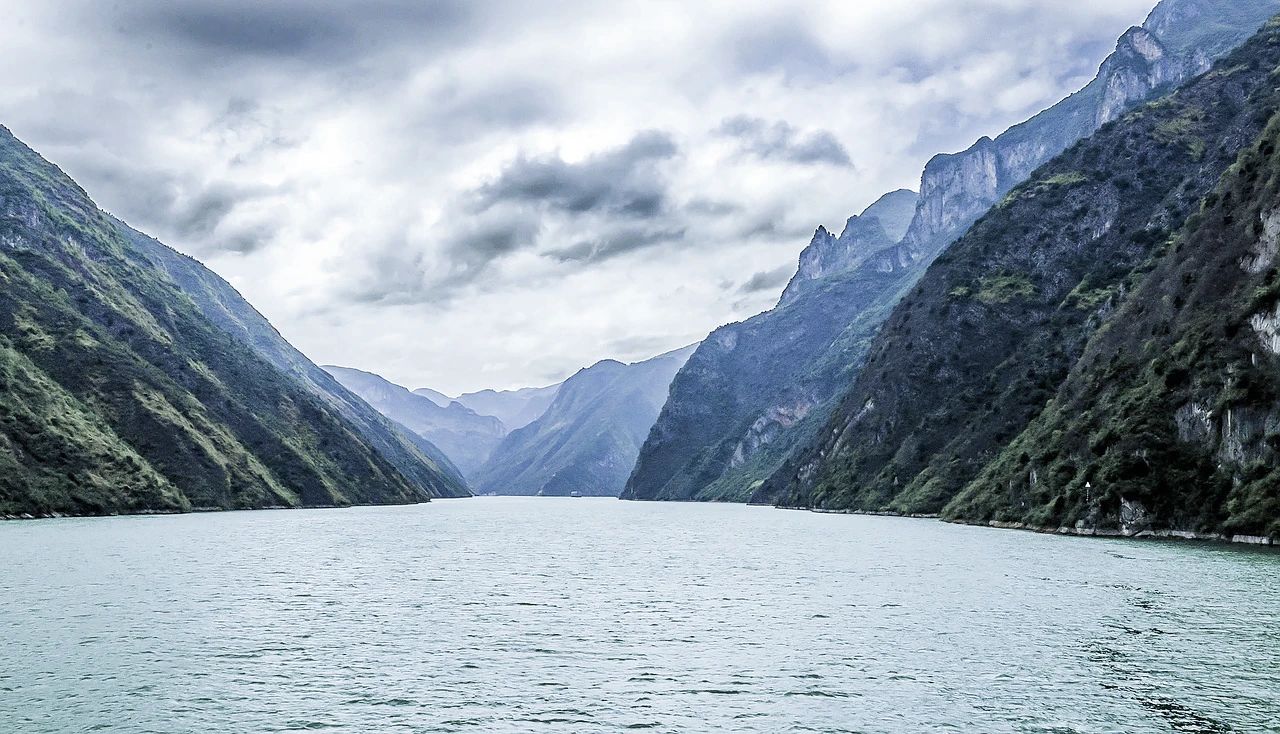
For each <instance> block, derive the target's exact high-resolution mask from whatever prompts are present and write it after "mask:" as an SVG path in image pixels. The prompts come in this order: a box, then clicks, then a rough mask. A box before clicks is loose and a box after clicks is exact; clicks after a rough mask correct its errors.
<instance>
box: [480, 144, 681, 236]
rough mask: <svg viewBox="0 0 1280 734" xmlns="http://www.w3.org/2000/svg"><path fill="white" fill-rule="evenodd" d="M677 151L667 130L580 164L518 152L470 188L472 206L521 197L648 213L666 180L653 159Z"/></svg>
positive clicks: (579, 209) (581, 208) (659, 202)
mask: <svg viewBox="0 0 1280 734" xmlns="http://www.w3.org/2000/svg"><path fill="white" fill-rule="evenodd" d="M677 152H678V149H677V147H676V144H675V141H674V140H673V139H672V137H671V135H670V134H668V133H665V132H661V131H658V130H646V131H643V132H640V133H637V134H636V135H635V137H633V138H632V139H631V140H630V141H629V142H627V143H626V144H625V145H623V146H621V147H618V148H614V149H612V150H607V151H605V152H603V153H597V154H596V155H593V156H590V157H588V158H587V159H586V160H584V161H582V162H580V163H568V162H566V161H565V160H564V159H563V158H561V157H560V156H558V155H552V156H546V157H541V158H528V157H524V156H522V157H520V158H517V159H516V160H515V161H514V162H512V163H511V164H510V165H509V166H507V167H506V169H504V170H503V171H502V173H501V175H499V176H498V178H497V179H496V180H494V181H492V182H490V183H488V184H485V185H484V186H482V187H481V188H480V189H479V191H477V192H476V198H477V206H476V208H477V209H478V210H480V211H483V210H485V209H487V208H489V207H492V206H494V205H495V204H497V203H499V202H522V203H527V204H534V205H542V206H545V207H547V208H549V209H553V210H559V211H562V212H567V213H571V214H581V213H584V212H589V211H605V212H609V213H612V214H615V215H621V216H626V217H637V218H645V217H652V216H654V215H656V214H657V213H658V212H659V211H661V210H662V208H663V206H664V205H665V203H666V179H665V177H664V176H663V175H662V174H661V172H660V171H659V170H658V167H657V164H658V163H660V162H661V161H665V160H667V159H670V158H672V157H674V156H675V155H676V153H677Z"/></svg>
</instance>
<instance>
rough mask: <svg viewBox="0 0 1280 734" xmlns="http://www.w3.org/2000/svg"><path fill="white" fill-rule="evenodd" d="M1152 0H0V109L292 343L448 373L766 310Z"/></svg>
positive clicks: (655, 341) (511, 367) (639, 344)
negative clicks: (849, 230)
mask: <svg viewBox="0 0 1280 734" xmlns="http://www.w3.org/2000/svg"><path fill="white" fill-rule="evenodd" d="M1152 2H1153V0H1081V2H1074V3H1042V2H1037V1H1036V0H963V1H962V2H955V1H954V0H915V1H914V2H905V3H894V4H888V3H848V2H837V1H832V2H803V3H801V2H787V1H783V0H747V1H745V2H727V1H721V0H710V1H709V2H705V3H696V4H689V3H666V2H656V3H655V2H647V1H645V2H641V1H639V0H635V1H632V0H623V1H622V2H617V3H607V4H606V3H589V2H579V1H578V0H567V1H566V2H561V3H555V4H551V3H546V4H542V3H533V4H530V3H514V2H499V1H496V0H467V1H465V2H464V1H462V0H429V1H426V2H422V1H419V0H372V1H371V2H362V3H351V2H338V1H337V0H307V1H303V0H274V1H273V2H271V3H262V2H258V1H257V0H216V1H215V0H188V1H187V2H183V3H172V2H168V1H167V0H166V1H162V0H133V1H131V2H128V3H108V2H98V1H97V0H48V1H47V2H41V3H28V2H16V1H13V0H10V1H8V2H0V10H3V12H4V15H5V18H6V23H5V24H3V27H0V73H2V74H3V75H4V78H5V84H4V85H3V87H2V88H0V123H3V124H5V125H7V126H9V127H10V128H11V129H12V130H13V131H14V133H15V134H17V135H18V136H20V137H22V138H23V139H25V140H26V141H27V142H28V143H30V144H31V145H33V146H35V147H36V148H37V149H38V150H39V151H41V152H42V153H43V154H45V155H46V156H47V157H49V158H50V159H51V160H53V161H54V162H55V163H58V164H59V165H61V166H62V167H63V168H64V169H65V170H66V171H67V172H68V173H69V174H70V175H72V176H73V177H75V178H76V179H77V180H78V181H79V182H80V183H81V184H83V185H84V186H85V187H86V189H88V191H89V192H90V194H91V195H93V196H94V198H95V199H96V200H97V201H98V202H99V204H101V205H102V206H103V207H105V208H107V209H108V210H110V211H112V212H113V213H115V214H117V215H118V216H120V217H121V218H123V219H125V220H126V221H128V222H129V223H130V224H132V225H134V226H135V227H138V228H140V229H142V230H144V231H146V232H148V233H150V234H153V235H155V236H157V237H159V238H160V239H161V240H163V241H164V242H166V243H168V244H170V245H172V246H174V247H176V248H178V249H179V250H182V251H184V252H186V253H188V254H191V255H193V256H195V257H198V258H200V259H201V260H203V261H204V262H205V263H206V264H208V265H209V266H210V267H212V268H214V269H215V270H216V271H218V272H219V273H220V274H222V275H223V276H224V277H227V278H228V279H229V280H231V281H232V283H233V284H234V285H236V286H237V287H238V288H239V289H240V290H241V291H242V292H243V293H244V294H245V295H246V297H248V298H249V299H250V300H251V301H252V302H253V303H254V304H255V305H257V306H258V307H259V308H260V309H261V310H262V311H263V312H264V313H265V314H266V315H267V316H268V317H269V318H270V319H271V320H272V322H273V323H274V324H275V325H276V326H277V327H278V328H279V329H280V330H281V331H282V333H284V334H285V336H286V337H288V338H289V339H290V340H291V341H293V342H294V343H295V344H296V345H298V346H299V347H300V348H301V349H302V350H303V351H305V352H306V353H307V354H308V355H310V356H311V357H312V358H313V359H315V360H316V361H318V362H324V363H337V364H346V365H351V366H355V367H360V368H364V369H370V370H373V371H376V372H379V373H381V374H384V375H386V376H387V377H389V378H391V379H394V380H396V381H398V382H401V383H403V384H406V385H409V386H411V387H418V386H431V387H435V388H439V389H442V390H445V391H447V392H458V391H462V390H471V389H476V388H482V387H497V388H505V387H515V386H521V385H533V384H545V383H547V382H548V381H552V380H557V379H561V378H563V377H565V376H566V375H568V374H571V373H572V372H573V371H575V370H576V369H577V368H578V367H581V366H583V365H587V364H591V363H593V362H595V361H596V360H598V359H601V358H605V357H612V358H617V359H623V360H632V359H641V358H644V357H647V356H651V355H652V354H656V353H658V352H662V351H666V350H668V349H672V348H676V347H680V346H683V345H685V344H688V343H690V342H693V341H695V340H697V339H699V338H701V337H702V336H704V335H705V334H706V333H707V332H708V331H710V330H711V329H712V328H714V327H716V326H718V325H719V324H721V323H725V322H728V321H733V320H738V319H742V318H745V317H748V316H750V315H752V314H753V313H756V312H758V311H760V310H763V309H765V308H768V307H770V306H771V305H772V303H773V301H774V300H775V299H776V297H777V294H778V291H779V289H780V287H781V284H782V283H783V282H785V280H786V278H787V276H788V275H789V273H790V272H791V270H792V269H793V268H794V264H795V259H796V256H797V255H798V253H799V251H800V249H801V248H803V246H804V245H805V244H806V243H807V241H808V237H809V234H811V233H812V231H813V228H814V227H815V226H816V225H818V224H822V223H825V224H827V225H832V224H833V223H835V224H839V223H841V222H843V221H844V220H845V219H846V218H847V217H848V216H849V214H851V213H854V212H857V211H860V210H861V209H862V208H863V207H865V206H866V205H867V204H869V203H870V202H871V201H872V200H874V199H875V198H876V197H877V196H879V195H880V194H881V193H883V192H885V191H889V190H892V189H896V188H900V187H912V188H914V187H915V186H916V185H917V183H918V177H919V173H920V170H921V169H922V167H923V164H924V162H925V161H926V160H927V158H928V157H929V156H930V155H931V154H933V153H936V152H942V151H952V150H957V149H961V148H964V147H966V146H967V145H968V144H969V143H971V142H972V141H973V140H974V139H976V138H977V137H979V136H980V135H984V134H995V133H998V132H1000V131H1001V130H1003V129H1004V128H1005V127H1007V126H1008V125H1010V124H1012V123H1014V122H1017V121H1019V120H1021V119H1024V118H1026V117H1028V116H1030V115H1031V114H1032V113H1034V112H1035V111H1038V110H1039V109H1042V108H1043V107H1045V106H1048V105H1049V104H1052V103H1053V102H1054V101H1056V100H1057V99H1058V98H1060V97H1062V96H1064V95H1065V94H1066V93H1068V92H1069V91H1072V90H1073V89H1075V88H1077V87H1079V86H1081V85H1082V84H1083V83H1084V82H1085V81H1086V80H1087V79H1088V78H1090V77H1091V76H1092V75H1093V73H1094V71H1095V70H1096V67H1097V65H1098V63H1099V62H1100V61H1101V60H1102V59H1103V58H1104V57H1105V55H1106V54H1107V53H1108V52H1109V51H1110V49H1111V47H1112V46H1113V44H1114V41H1115V38H1116V37H1117V36H1118V35H1119V34H1120V33H1121V32H1122V31H1123V30H1124V29H1125V28H1126V27H1127V26H1129V25H1131V24H1134V23H1137V22H1140V21H1141V20H1142V18H1143V16H1144V15H1145V13H1146V12H1147V10H1149V6H1150V5H1151V4H1152Z"/></svg>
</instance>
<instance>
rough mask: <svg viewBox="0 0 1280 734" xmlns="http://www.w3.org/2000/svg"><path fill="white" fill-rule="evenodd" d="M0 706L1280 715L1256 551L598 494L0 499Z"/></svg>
mask: <svg viewBox="0 0 1280 734" xmlns="http://www.w3.org/2000/svg"><path fill="white" fill-rule="evenodd" d="M0 559H3V565H2V566H0V642H2V647H0V732H6V733H8V732H23V733H25V732H85V731H105V732H130V733H133V732H165V733H169V732H181V733H184V734H185V733H188V732H255V733H256V732H285V731H313V730H326V731H329V732H350V733H352V734H357V733H358V734H379V733H381V732H566V733H568V732H574V733H576V732H616V731H624V730H644V731H654V732H711V731H717V732H718V731H732V732H770V733H772V732H935V731H936V732H1063V733H1065V732H1126V733H1131V732H1205V733H1210V732H1214V733H1216V732H1266V731H1280V671H1277V664H1278V663H1280V554H1277V553H1275V552H1267V551H1264V550H1250V549H1245V548H1237V547H1229V546H1220V545H1206V544H1193V543H1176V542H1136V541H1118V540H1099V539H1086V538H1067V537H1052V536H1042V535H1035V534H1032V533H1023V532H1015V531H1001V530H991V529H986V528H973V527H963V526H955V525H947V524H944V523H939V522H933V521H925V520H910V519H896V518H880V517H860V516H836V515H818V514H813V513H807V512H788V511H781V510H773V509H769V508H760V507H742V506H730V505H698V504H653V503H630V502H620V501H616V500H596V499H567V498H566V499H553V498H476V499H468V500H452V501H437V502H433V503H431V504H429V505H419V506H413V507H386V508H357V509H349V510H299V511H274V512H234V513H212V514H199V515H184V516H162V517H119V518H98V519H63V520H41V521H32V522H10V523H0Z"/></svg>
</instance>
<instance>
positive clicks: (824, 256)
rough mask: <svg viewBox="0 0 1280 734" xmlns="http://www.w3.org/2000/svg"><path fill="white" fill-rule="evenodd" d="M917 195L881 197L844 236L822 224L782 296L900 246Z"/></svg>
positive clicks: (788, 297)
mask: <svg viewBox="0 0 1280 734" xmlns="http://www.w3.org/2000/svg"><path fill="white" fill-rule="evenodd" d="M915 207H916V193H915V192H914V191H911V190H910V189H899V190H897V191H893V192H890V193H888V194H885V195H884V196H881V197H880V198H879V199H877V200H876V201H875V203H873V204H872V205H871V206H868V207H867V208H866V209H864V210H863V211H862V213H861V214H856V215H854V216H852V217H849V219H848V220H846V221H845V225H844V229H843V230H842V231H841V232H840V236H839V237H836V236H835V235H833V234H831V232H830V230H828V229H827V228H826V227H825V226H822V225H819V226H818V229H817V230H816V231H815V232H814V233H813V239H812V240H810V242H809V246H808V247H806V248H805V249H804V251H803V252H801V253H800V266H799V268H798V269H797V270H796V274H795V276H794V277H793V278H792V279H791V282H790V283H788V284H787V288H786V290H785V291H783V293H782V301H781V302H782V303H786V302H789V301H790V300H791V299H793V298H794V297H795V296H796V295H797V294H798V293H799V292H800V291H801V290H802V289H803V288H804V287H805V286H806V285H807V284H808V283H810V282H812V281H814V280H818V279H820V278H823V277H825V276H827V275H831V274H832V273H839V272H844V271H846V270H849V269H850V268H854V267H857V266H858V265H859V264H861V263H863V262H865V261H866V260H867V259H868V258H870V257H871V256H873V255H875V254H876V253H877V252H878V251H880V250H882V249H884V248H885V247H889V246H891V245H893V244H894V243H896V242H897V241H898V239H899V238H901V237H902V233H903V232H905V231H906V228H907V225H908V224H909V223H910V221H911V217H912V215H913V213H914V212H915Z"/></svg>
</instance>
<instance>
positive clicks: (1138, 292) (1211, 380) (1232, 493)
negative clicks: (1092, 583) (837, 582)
mask: <svg viewBox="0 0 1280 734" xmlns="http://www.w3.org/2000/svg"><path fill="white" fill-rule="evenodd" d="M1278 148H1280V117H1273V118H1272V122H1271V123H1270V125H1269V126H1268V129H1267V131H1266V132H1265V133H1264V135H1263V136H1262V138H1261V139H1260V140H1259V141H1258V142H1257V143H1256V144H1254V145H1252V146H1250V147H1249V148H1248V149H1247V150H1245V151H1244V153H1243V154H1242V155H1241V156H1240V159H1239V161H1238V162H1237V163H1236V164H1235V165H1234V166H1232V168H1231V169H1230V171H1228V173H1227V175H1226V176H1225V177H1224V179H1223V181H1222V182H1221V184H1220V185H1219V186H1218V188H1217V189H1216V190H1215V191H1214V192H1213V193H1212V194H1210V195H1209V197H1208V198H1207V199H1206V201H1205V205H1204V208H1203V210H1202V211H1200V212H1198V213H1197V214H1195V215H1194V216H1192V217H1191V219H1190V220H1189V221H1188V222H1187V224H1186V225H1185V227H1184V228H1183V229H1182V231H1181V232H1180V233H1179V234H1178V235H1177V236H1176V237H1174V238H1172V239H1171V240H1169V241H1168V242H1167V243H1165V244H1164V245H1162V246H1161V247H1160V248H1159V249H1158V250H1157V256H1156V257H1155V264H1154V267H1153V268H1152V269H1151V270H1150V272H1149V273H1147V274H1145V275H1140V276H1139V280H1140V282H1139V284H1138V285H1137V286H1136V287H1135V288H1134V289H1133V291H1132V292H1131V293H1130V294H1129V295H1128V296H1127V297H1124V298H1123V299H1122V300H1121V302H1120V304H1119V306H1118V308H1116V309H1115V311H1114V312H1113V313H1112V314H1111V315H1110V316H1108V317H1107V319H1106V321H1105V323H1104V325H1103V328H1101V329H1099V330H1098V331H1097V332H1096V333H1095V334H1094V336H1093V338H1092V339H1091V340H1090V342H1089V344H1088V345H1087V346H1086V347H1085V349H1084V351H1083V353H1082V355H1081V357H1080V359H1078V360H1077V361H1076V363H1075V365H1074V367H1073V368H1072V370H1071V373H1070V375H1069V377H1068V379H1067V381H1066V383H1065V384H1064V385H1063V387H1062V388H1061V389H1060V390H1059V391H1058V392H1057V394H1056V395H1055V396H1054V398H1053V400H1051V401H1050V403H1049V404H1048V406H1047V407H1046V408H1045V410H1044V411H1043V412H1042V413H1041V414H1040V415H1039V416H1038V417H1037V418H1036V419H1035V420H1034V421H1032V422H1031V424H1030V425H1029V426H1028V427H1027V428H1026V430H1024V431H1023V432H1022V433H1021V435H1019V436H1018V437H1017V438H1015V439H1014V440H1013V441H1011V442H1010V443H1009V444H1008V445H1006V446H1005V447H1004V448H1003V450H1002V451H1001V452H1000V453H999V454H998V455H997V456H996V458H995V459H994V460H993V461H992V462H990V463H989V464H987V466H986V467H985V468H984V469H983V471H982V472H981V473H980V474H979V475H978V477H977V478H976V479H974V480H973V481H972V482H971V483H970V484H969V485H968V486H967V487H966V488H965V489H964V491H963V492H962V493H961V494H960V495H959V496H958V497H957V498H956V499H955V500H953V501H952V502H950V503H949V504H948V505H947V506H946V507H945V508H944V514H945V516H946V517H948V518H951V519H959V520H965V521H970V522H986V521H997V522H1009V523H1022V524H1027V525H1031V526H1035V527H1050V528H1058V527H1068V528H1071V529H1072V530H1076V531H1093V530H1099V529H1101V530H1112V531H1120V532H1123V533H1126V534H1132V533H1141V532H1144V531H1149V530H1163V529H1173V530H1179V531H1185V532H1193V533H1198V534H1209V533H1213V534H1222V535H1227V536H1232V537H1236V536H1254V537H1261V536H1270V537H1273V538H1277V539H1280V338H1278V334H1280V331H1278V328H1277V324H1280V269H1278V268H1277V265H1278V263H1277V253H1278V252H1280V154H1278V153H1277V149H1278Z"/></svg>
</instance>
